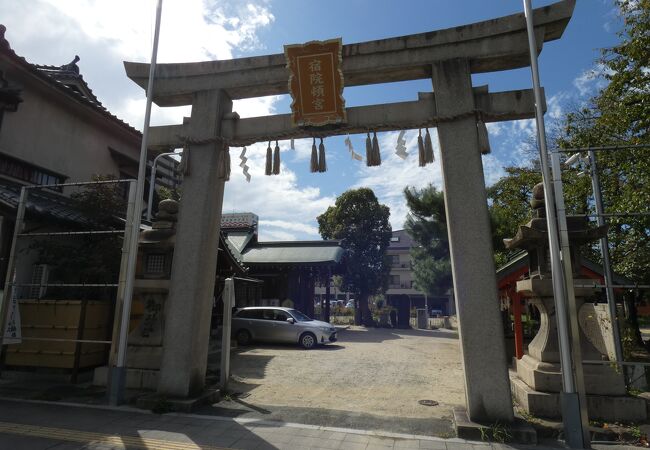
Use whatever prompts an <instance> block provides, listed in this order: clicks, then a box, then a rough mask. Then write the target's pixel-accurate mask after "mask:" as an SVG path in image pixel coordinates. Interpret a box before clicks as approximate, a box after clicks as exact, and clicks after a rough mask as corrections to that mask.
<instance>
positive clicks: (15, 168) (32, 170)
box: [0, 154, 66, 192]
mask: <svg viewBox="0 0 650 450" xmlns="http://www.w3.org/2000/svg"><path fill="white" fill-rule="evenodd" d="M0 173H1V174H3V175H7V176H10V177H12V178H16V179H18V180H22V181H26V182H28V183H31V184H38V185H47V184H61V183H63V182H64V181H65V179H66V177H64V176H62V175H57V174H55V173H53V172H49V171H47V170H44V169H40V168H38V167H36V166H34V165H32V164H29V163H26V162H24V161H20V160H19V159H15V158H12V157H10V156H7V155H2V154H0ZM52 189H54V190H57V191H59V192H60V191H61V190H62V189H61V188H60V187H55V188H52Z"/></svg>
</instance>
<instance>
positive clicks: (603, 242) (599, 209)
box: [589, 150, 623, 362]
mask: <svg viewBox="0 0 650 450" xmlns="http://www.w3.org/2000/svg"><path fill="white" fill-rule="evenodd" d="M589 166H590V171H591V188H592V190H593V193H594V202H595V203H596V214H597V216H596V220H597V223H598V226H603V225H605V219H604V217H603V214H604V208H603V195H602V192H601V190H600V179H599V178H598V166H597V165H596V153H595V152H594V151H593V150H589ZM600 253H601V254H602V256H603V275H604V277H605V286H606V288H605V292H606V293H607V306H608V307H609V320H610V321H611V323H612V338H613V339H614V357H615V358H616V361H617V362H621V361H623V348H622V346H621V335H620V332H619V329H618V321H617V320H616V298H615V297H614V288H613V287H612V286H613V285H614V277H613V276H612V265H611V262H610V260H609V239H608V237H607V234H605V235H604V236H603V237H602V238H600Z"/></svg>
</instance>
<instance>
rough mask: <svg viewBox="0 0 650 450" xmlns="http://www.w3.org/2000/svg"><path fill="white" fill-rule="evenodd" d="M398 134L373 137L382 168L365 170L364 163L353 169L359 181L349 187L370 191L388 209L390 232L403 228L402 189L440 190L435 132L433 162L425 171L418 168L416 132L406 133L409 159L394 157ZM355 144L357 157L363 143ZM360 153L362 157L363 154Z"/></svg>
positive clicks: (403, 207)
mask: <svg viewBox="0 0 650 450" xmlns="http://www.w3.org/2000/svg"><path fill="white" fill-rule="evenodd" d="M398 134H399V133H398V132H389V133H380V134H378V135H377V137H378V138H379V146H380V149H381V155H382V164H381V166H379V167H367V166H366V165H365V163H362V164H360V165H359V167H358V169H357V176H358V177H359V178H358V180H357V182H356V183H355V185H354V186H353V187H355V188H359V187H369V188H371V189H372V190H373V191H374V192H375V195H376V196H377V198H378V199H379V201H380V203H383V204H385V205H388V207H389V208H390V222H391V225H392V227H393V229H394V230H399V229H402V228H403V227H404V220H405V219H406V214H407V212H408V208H407V207H406V202H405V200H404V193H403V192H404V188H405V187H406V186H414V187H416V188H418V189H421V188H423V187H425V186H427V185H428V184H429V183H433V184H434V185H435V186H437V187H438V188H441V187H442V175H441V171H440V162H439V156H440V151H439V145H438V133H437V131H436V130H435V129H432V130H431V141H432V143H433V148H434V153H435V155H436V162H434V163H433V164H430V165H427V166H425V167H419V166H418V149H417V137H418V133H417V131H408V132H407V133H406V136H405V138H406V149H407V150H406V151H407V152H408V153H409V156H408V157H407V158H406V159H404V160H403V159H401V158H400V157H399V156H397V155H396V154H395V145H396V142H397V135H398ZM357 141H359V142H354V146H355V149H357V150H356V151H357V152H358V153H362V152H361V151H360V150H359V149H361V148H364V149H365V143H364V141H363V140H361V139H357ZM357 144H359V145H357ZM363 153H365V150H364V152H363Z"/></svg>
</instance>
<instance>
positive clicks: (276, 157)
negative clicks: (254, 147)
mask: <svg viewBox="0 0 650 450" xmlns="http://www.w3.org/2000/svg"><path fill="white" fill-rule="evenodd" d="M279 174H280V146H279V145H278V141H275V150H274V152H273V175H279Z"/></svg>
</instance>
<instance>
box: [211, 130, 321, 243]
mask: <svg viewBox="0 0 650 450" xmlns="http://www.w3.org/2000/svg"><path fill="white" fill-rule="evenodd" d="M239 153H240V150H239V149H231V158H232V161H231V167H232V174H231V176H230V181H228V182H227V183H226V190H225V198H224V204H223V211H224V212H241V211H250V212H254V213H255V214H257V215H258V216H260V229H259V231H260V240H277V239H282V240H284V239H288V240H295V239H297V238H300V239H320V235H319V234H318V228H317V227H316V226H315V225H314V224H315V219H316V217H317V216H318V215H319V214H322V213H323V212H324V211H325V210H326V209H327V207H328V206H330V205H332V204H333V203H334V198H333V197H329V196H323V195H322V193H321V191H320V189H319V188H318V187H315V186H309V185H305V184H299V183H298V177H297V175H296V173H295V172H294V171H293V170H291V169H290V168H289V167H288V165H287V164H282V165H281V170H280V174H279V175H272V176H266V175H264V166H265V160H266V144H261V143H260V144H255V145H253V146H251V147H248V149H247V153H246V156H247V157H248V158H249V159H248V162H247V164H248V166H249V167H250V169H249V172H250V174H251V182H250V183H247V182H246V180H245V178H244V176H243V175H242V173H241V169H240V167H239V158H238V156H239ZM287 153H288V152H287V151H283V152H282V155H283V158H286V155H287ZM287 218H290V221H287Z"/></svg>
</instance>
